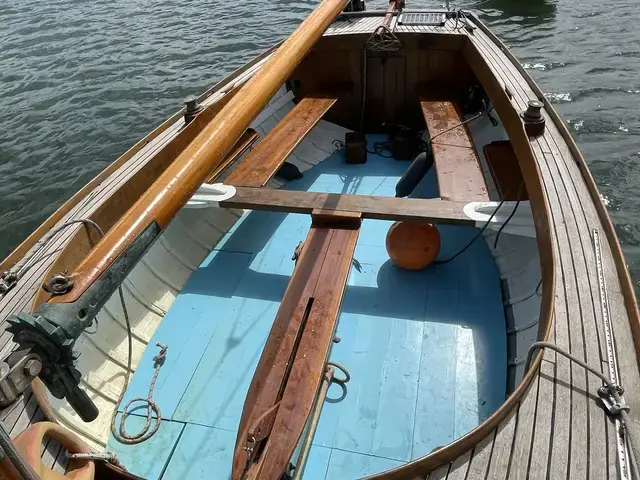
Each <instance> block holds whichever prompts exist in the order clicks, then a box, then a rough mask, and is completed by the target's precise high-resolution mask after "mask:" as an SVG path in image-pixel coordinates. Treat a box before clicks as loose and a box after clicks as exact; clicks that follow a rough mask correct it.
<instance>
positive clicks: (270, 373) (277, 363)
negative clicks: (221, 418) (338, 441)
mask: <svg viewBox="0 0 640 480" xmlns="http://www.w3.org/2000/svg"><path fill="white" fill-rule="evenodd" d="M331 217H335V223H333V224H332V222H331ZM318 220H319V221H318V222H316V219H315V218H314V222H313V223H312V226H311V229H310V230H309V234H308V235H307V238H306V240H305V242H304V247H303V248H302V253H301V255H300V258H299V259H298V263H297V265H296V267H295V270H294V272H293V275H292V276H291V281H290V282H289V286H288V287H287V290H286V292H285V294H284V297H283V299H282V303H281V304H280V308H279V309H278V313H277V314H276V318H275V320H274V323H273V326H272V328H271V331H270V333H269V337H268V338H267V343H266V345H265V347H264V350H263V352H262V356H261V357H260V361H259V362H258V366H257V368H256V371H255V373H254V376H253V379H252V381H251V385H250V387H249V391H248V392H247V397H246V400H245V402H244V409H243V411H242V417H241V419H240V426H239V430H238V437H237V440H236V448H235V452H234V457H233V473H232V479H233V480H240V479H245V478H250V479H254V478H264V479H271V478H273V479H277V478H280V477H281V475H282V473H283V472H284V471H285V469H286V467H287V465H288V463H289V460H290V458H291V456H292V455H293V453H294V450H295V449H296V446H297V444H298V440H299V438H300V436H301V435H302V433H303V430H304V427H305V424H306V422H307V419H308V418H309V415H310V413H311V410H312V408H313V404H314V402H315V399H316V396H317V393H318V390H319V388H320V384H321V382H322V377H323V375H324V372H325V365H326V361H327V357H328V355H329V349H330V346H331V343H332V341H333V337H334V333H335V328H336V325H337V322H338V316H339V313H340V306H341V304H342V297H343V295H344V291H345V287H346V284H347V279H348V277H349V271H350V270H351V261H352V258H353V252H354V250H355V247H356V241H357V239H358V233H359V229H360V218H358V217H357V216H354V215H345V216H344V218H343V217H342V216H341V215H340V214H339V213H335V212H333V213H327V212H322V213H321V214H320V212H319V218H318ZM332 226H339V228H331V227H332Z"/></svg>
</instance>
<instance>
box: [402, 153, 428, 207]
mask: <svg viewBox="0 0 640 480" xmlns="http://www.w3.org/2000/svg"><path fill="white" fill-rule="evenodd" d="M432 166H433V153H432V152H431V151H427V152H421V153H420V154H418V156H417V157H416V158H414V160H413V162H411V165H409V168H407V170H406V171H405V172H404V175H402V178H401V179H400V180H398V183H397V184H396V197H407V196H409V195H410V194H411V192H413V190H414V189H415V188H416V187H417V186H418V184H419V183H420V180H422V179H423V178H424V177H425V175H426V174H427V173H428V172H429V170H430V169H431V167H432Z"/></svg>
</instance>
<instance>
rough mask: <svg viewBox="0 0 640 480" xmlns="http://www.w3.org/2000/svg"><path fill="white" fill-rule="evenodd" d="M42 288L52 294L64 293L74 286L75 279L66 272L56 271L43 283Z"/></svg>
mask: <svg viewBox="0 0 640 480" xmlns="http://www.w3.org/2000/svg"><path fill="white" fill-rule="evenodd" d="M42 288H44V290H45V291H46V292H49V293H50V294H52V295H64V294H65V293H67V292H69V291H70V290H71V289H72V288H73V279H72V278H71V277H68V276H67V275H65V274H64V273H56V274H55V275H54V276H53V277H51V278H50V279H49V280H47V281H46V282H45V283H44V285H42Z"/></svg>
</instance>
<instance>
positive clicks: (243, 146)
mask: <svg viewBox="0 0 640 480" xmlns="http://www.w3.org/2000/svg"><path fill="white" fill-rule="evenodd" d="M259 136H260V135H258V132H256V131H255V130H254V129H253V128H248V129H246V130H245V132H244V133H243V134H242V136H241V137H240V138H239V139H238V141H237V142H236V144H235V145H234V146H233V148H232V149H231V151H230V152H229V153H228V154H227V156H226V157H225V158H224V161H223V162H222V163H221V164H220V165H218V166H217V167H216V168H215V169H214V170H213V171H212V172H211V173H210V174H209V176H208V177H207V179H206V180H205V183H212V182H214V181H215V180H216V178H218V177H219V176H220V174H221V173H222V172H224V171H225V170H226V169H227V168H229V166H230V165H232V164H233V163H234V162H236V161H237V160H238V159H239V158H240V156H241V155H242V154H243V153H244V152H246V151H247V150H248V149H249V148H250V147H251V145H253V143H254V142H255V141H256V140H257V139H258V137H259Z"/></svg>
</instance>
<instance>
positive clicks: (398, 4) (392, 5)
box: [375, 0, 404, 36]
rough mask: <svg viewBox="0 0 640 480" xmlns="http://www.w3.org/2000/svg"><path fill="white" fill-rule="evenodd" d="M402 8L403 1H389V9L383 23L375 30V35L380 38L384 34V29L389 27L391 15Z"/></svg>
mask: <svg viewBox="0 0 640 480" xmlns="http://www.w3.org/2000/svg"><path fill="white" fill-rule="evenodd" d="M403 8H404V0H391V1H390V2H389V8H388V9H387V14H386V15H385V17H384V23H383V24H382V25H380V26H379V27H378V28H376V31H375V35H376V36H382V35H383V34H384V32H385V27H386V28H390V27H391V20H392V19H393V14H394V13H395V12H397V11H398V10H401V9H403Z"/></svg>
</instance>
